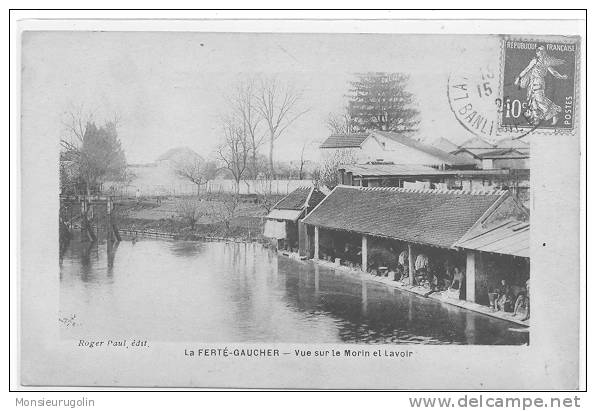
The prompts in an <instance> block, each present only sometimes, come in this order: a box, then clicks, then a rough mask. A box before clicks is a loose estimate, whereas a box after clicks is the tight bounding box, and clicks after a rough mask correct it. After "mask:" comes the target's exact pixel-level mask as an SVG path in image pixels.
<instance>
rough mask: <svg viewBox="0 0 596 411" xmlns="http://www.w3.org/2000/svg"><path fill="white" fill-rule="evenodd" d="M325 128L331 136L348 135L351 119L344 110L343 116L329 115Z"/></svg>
mask: <svg viewBox="0 0 596 411" xmlns="http://www.w3.org/2000/svg"><path fill="white" fill-rule="evenodd" d="M327 128H328V129H329V131H331V133H333V134H349V133H351V132H352V131H353V130H352V119H351V117H350V113H349V112H348V111H347V110H346V111H344V113H343V114H334V113H330V114H329V117H327Z"/></svg>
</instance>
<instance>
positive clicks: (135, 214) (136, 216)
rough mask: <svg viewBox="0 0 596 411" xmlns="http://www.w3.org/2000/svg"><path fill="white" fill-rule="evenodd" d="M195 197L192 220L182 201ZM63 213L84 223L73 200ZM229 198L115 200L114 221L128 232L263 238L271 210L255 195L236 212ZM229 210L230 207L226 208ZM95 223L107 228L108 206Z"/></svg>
mask: <svg viewBox="0 0 596 411" xmlns="http://www.w3.org/2000/svg"><path fill="white" fill-rule="evenodd" d="M188 200H192V201H194V202H193V206H194V207H195V208H196V212H195V214H194V217H195V219H194V220H193V221H192V222H191V221H190V220H189V218H188V216H187V215H185V214H184V213H183V211H184V210H181V203H182V202H184V201H188ZM69 207H70V208H69V209H68V210H65V211H64V213H63V214H62V215H63V217H64V220H65V221H68V226H70V227H78V226H79V225H80V217H79V216H80V209H79V205H78V204H72V205H70V206H69ZM226 207H227V204H226V198H224V197H223V196H220V195H211V196H209V197H207V196H204V197H201V198H196V197H160V198H145V199H141V200H140V201H137V200H136V199H122V200H120V201H118V202H116V203H115V207H114V211H113V214H112V215H113V222H114V223H115V224H116V226H117V227H118V228H119V229H120V230H121V231H123V232H124V233H127V232H128V233H135V235H146V236H149V237H156V238H172V239H177V240H205V239H209V238H226V239H232V240H236V239H238V240H242V241H262V240H263V236H262V233H263V224H264V221H263V217H264V216H265V215H266V214H267V211H266V210H265V208H264V207H262V206H261V205H260V204H258V203H256V201H255V198H254V197H253V196H240V201H239V202H238V203H237V205H236V207H235V209H234V210H233V212H223V210H226ZM226 211H227V210H226ZM91 216H92V217H91V221H90V223H91V225H92V227H93V228H94V229H95V230H96V231H100V230H103V229H104V225H105V221H106V218H105V217H106V216H105V207H97V206H96V207H94V209H93V212H92V213H91Z"/></svg>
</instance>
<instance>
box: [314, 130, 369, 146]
mask: <svg viewBox="0 0 596 411" xmlns="http://www.w3.org/2000/svg"><path fill="white" fill-rule="evenodd" d="M369 135H370V133H356V134H332V135H330V136H329V137H327V139H326V140H325V141H323V143H322V144H321V145H320V146H319V147H320V148H357V147H360V145H361V144H362V143H363V142H364V140H366V139H367V137H368V136H369Z"/></svg>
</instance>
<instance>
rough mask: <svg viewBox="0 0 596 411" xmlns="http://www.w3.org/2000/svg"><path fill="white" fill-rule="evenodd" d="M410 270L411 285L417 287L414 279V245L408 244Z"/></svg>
mask: <svg viewBox="0 0 596 411" xmlns="http://www.w3.org/2000/svg"><path fill="white" fill-rule="evenodd" d="M408 270H409V271H410V285H415V283H416V280H415V278H414V253H413V252H412V244H408Z"/></svg>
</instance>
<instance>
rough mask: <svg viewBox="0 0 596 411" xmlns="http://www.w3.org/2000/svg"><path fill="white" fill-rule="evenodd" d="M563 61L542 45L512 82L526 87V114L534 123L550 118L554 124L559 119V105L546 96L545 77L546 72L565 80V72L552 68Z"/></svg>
mask: <svg viewBox="0 0 596 411" xmlns="http://www.w3.org/2000/svg"><path fill="white" fill-rule="evenodd" d="M563 63H564V61H563V60H561V59H557V58H554V57H551V56H549V55H548V54H547V53H546V50H545V48H544V46H540V47H538V48H537V49H536V57H535V58H533V59H532V60H531V61H530V63H529V64H528V66H527V67H526V68H525V69H524V70H523V71H522V72H521V73H520V74H519V76H517V78H516V79H515V83H514V84H515V85H516V86H519V87H522V88H527V89H528V94H527V96H528V97H527V99H528V105H529V107H528V113H527V116H528V117H529V118H530V119H532V121H533V122H534V124H535V125H538V124H539V123H540V122H541V121H542V120H544V121H548V120H551V119H552V125H553V126H554V125H555V124H557V121H558V120H559V118H558V115H559V113H560V112H561V107H559V106H558V105H556V104H555V103H553V102H552V101H551V100H550V99H549V98H548V97H546V94H545V86H546V82H545V78H546V74H547V72H548V73H550V74H552V75H553V77H555V78H558V79H561V80H566V79H567V75H566V74H560V73H559V72H558V71H556V70H555V69H554V68H553V67H555V66H560V65H561V64H563Z"/></svg>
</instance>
